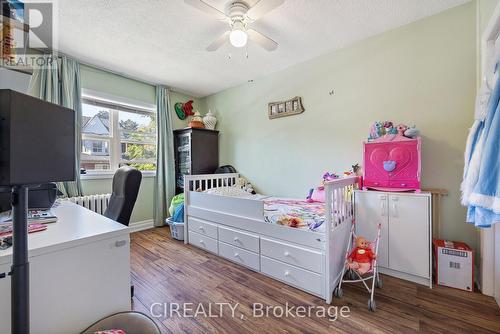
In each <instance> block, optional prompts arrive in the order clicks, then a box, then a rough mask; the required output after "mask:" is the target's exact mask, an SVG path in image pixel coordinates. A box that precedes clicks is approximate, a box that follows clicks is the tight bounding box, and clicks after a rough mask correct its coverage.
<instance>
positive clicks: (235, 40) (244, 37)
mask: <svg viewBox="0 0 500 334" xmlns="http://www.w3.org/2000/svg"><path fill="white" fill-rule="evenodd" d="M229 41H230V42H231V45H232V46H234V47H235V48H242V47H244V46H245V45H247V42H248V34H247V32H246V30H245V26H244V24H243V23H242V22H239V21H238V22H235V23H234V24H233V29H232V30H231V33H230V34H229Z"/></svg>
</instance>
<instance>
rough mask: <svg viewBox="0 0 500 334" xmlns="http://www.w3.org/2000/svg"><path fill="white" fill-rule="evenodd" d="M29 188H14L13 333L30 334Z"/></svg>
mask: <svg viewBox="0 0 500 334" xmlns="http://www.w3.org/2000/svg"><path fill="white" fill-rule="evenodd" d="M27 221H28V188H27V187H25V186H14V187H12V222H13V231H12V232H13V233H12V242H13V245H12V247H13V249H12V253H13V254H12V269H11V273H12V278H11V289H12V296H11V319H12V321H11V326H12V329H11V332H12V333H15V334H17V333H20V334H29V332H30V313H29V311H30V305H29V263H28V225H27Z"/></svg>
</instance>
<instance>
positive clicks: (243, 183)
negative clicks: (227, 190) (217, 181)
mask: <svg viewBox="0 0 500 334" xmlns="http://www.w3.org/2000/svg"><path fill="white" fill-rule="evenodd" d="M234 186H235V187H237V188H240V189H243V190H245V191H246V192H248V193H250V194H255V191H254V189H253V186H252V184H251V183H250V182H248V180H247V179H245V178H243V177H239V178H238V179H237V180H236V183H235V184H234Z"/></svg>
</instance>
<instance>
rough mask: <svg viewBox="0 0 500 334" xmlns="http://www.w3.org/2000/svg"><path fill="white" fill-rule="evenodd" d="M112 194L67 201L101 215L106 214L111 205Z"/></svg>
mask: <svg viewBox="0 0 500 334" xmlns="http://www.w3.org/2000/svg"><path fill="white" fill-rule="evenodd" d="M110 197H111V194H99V195H88V196H80V197H70V198H66V200H67V201H70V202H73V203H76V204H78V205H81V206H83V207H85V208H87V209H89V210H92V211H94V212H97V213H99V214H101V215H102V214H104V211H106V208H107V207H108V204H109V198H110Z"/></svg>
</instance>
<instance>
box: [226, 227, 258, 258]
mask: <svg viewBox="0 0 500 334" xmlns="http://www.w3.org/2000/svg"><path fill="white" fill-rule="evenodd" d="M219 241H223V242H225V243H227V244H230V245H233V246H236V247H240V248H243V249H246V250H249V251H251V252H255V253H258V252H259V236H257V235H254V234H250V233H245V232H241V231H236V230H233V229H230V228H225V227H222V226H219Z"/></svg>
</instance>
